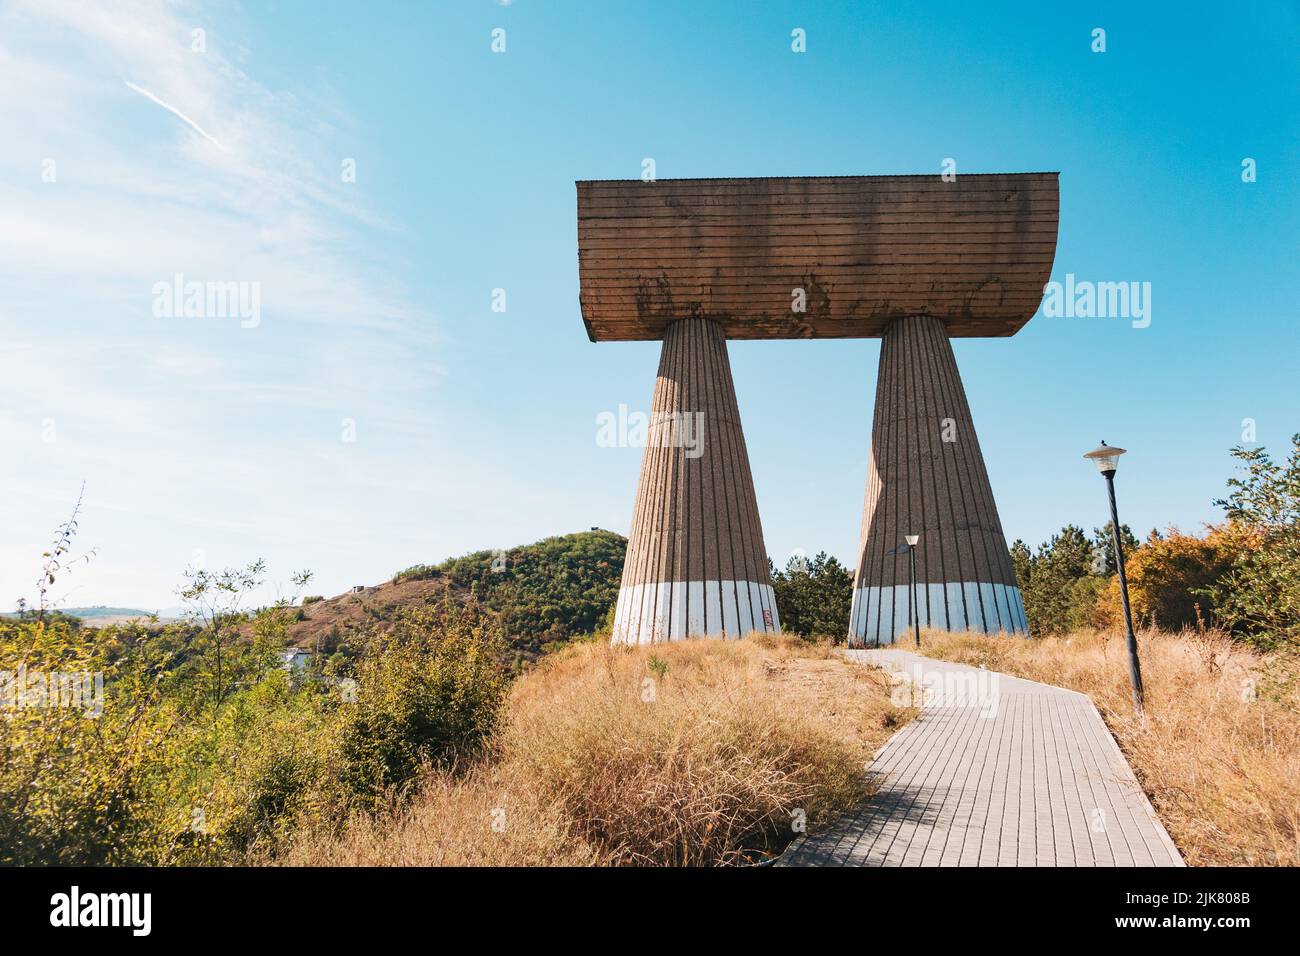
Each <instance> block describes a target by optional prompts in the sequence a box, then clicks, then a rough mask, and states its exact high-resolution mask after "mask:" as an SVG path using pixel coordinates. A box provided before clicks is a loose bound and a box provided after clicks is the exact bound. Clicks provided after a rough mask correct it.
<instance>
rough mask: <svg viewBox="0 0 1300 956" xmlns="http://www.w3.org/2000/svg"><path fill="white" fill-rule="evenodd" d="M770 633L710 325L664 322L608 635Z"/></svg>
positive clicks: (766, 593) (717, 339) (769, 599)
mask: <svg viewBox="0 0 1300 956" xmlns="http://www.w3.org/2000/svg"><path fill="white" fill-rule="evenodd" d="M755 630H757V631H778V630H780V621H779V619H778V617H777V613H776V603H775V601H774V599H773V595H772V582H771V579H770V577H769V576H768V568H767V550H766V549H765V547H764V545H763V530H762V527H761V526H760V524H759V520H758V503H757V501H756V500H755V498H754V479H753V477H752V475H751V474H750V470H749V454H748V452H747V451H746V450H745V436H744V434H743V433H742V431H741V426H740V411H739V409H738V408H737V406H736V389H735V385H734V384H733V382H732V378H731V364H730V362H729V361H728V359H727V343H726V340H725V339H724V338H723V335H722V331H721V329H719V327H718V326H717V325H716V324H715V323H713V322H711V321H709V320H707V319H682V320H680V321H678V322H675V323H673V324H672V325H670V326H669V327H668V330H667V332H666V333H665V335H664V344H663V352H662V354H661V356H660V360H659V375H658V378H657V379H656V380H655V388H654V397H653V399H652V401H651V424H650V429H649V435H648V439H647V442H646V450H645V456H644V458H643V459H642V463H641V480H640V484H639V486H638V488H637V498H636V506H635V509H634V510H633V514H632V529H631V531H630V532H629V534H628V546H627V559H626V562H625V564H624V566H623V580H622V587H621V588H620V590H619V598H618V605H617V609H616V611H615V617H614V635H613V640H614V642H615V643H622V642H627V643H650V642H653V641H662V640H679V639H682V638H686V637H699V636H718V637H741V636H743V635H745V634H747V633H749V632H751V631H755Z"/></svg>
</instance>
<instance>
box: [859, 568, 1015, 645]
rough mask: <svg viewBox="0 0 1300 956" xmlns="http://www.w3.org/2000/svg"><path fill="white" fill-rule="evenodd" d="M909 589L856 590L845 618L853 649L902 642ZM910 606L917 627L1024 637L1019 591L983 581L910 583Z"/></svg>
mask: <svg viewBox="0 0 1300 956" xmlns="http://www.w3.org/2000/svg"><path fill="white" fill-rule="evenodd" d="M911 603H912V589H911V586H910V585H907V584H899V585H895V586H893V587H869V588H856V589H855V590H854V591H853V610H852V611H851V612H850V614H849V633H850V638H851V640H852V642H853V643H854V644H859V643H865V644H868V645H875V644H892V643H894V641H895V639H896V638H898V637H899V636H900V635H902V636H904V637H906V635H907V633H908V630H909V628H910V627H911V621H912V617H911ZM916 603H917V610H918V612H919V613H918V615H917V616H918V617H919V618H920V620H921V627H922V628H935V629H937V630H940V631H978V632H980V633H983V634H997V633H999V632H1005V633H1008V634H1028V633H1029V622H1028V620H1026V618H1025V604H1024V600H1023V599H1022V598H1021V595H1020V588H1018V587H1013V586H1009V585H1006V584H990V583H988V582H985V581H961V582H957V581H949V582H947V583H945V584H928V583H927V584H922V583H921V582H919V581H918V582H917V584H916Z"/></svg>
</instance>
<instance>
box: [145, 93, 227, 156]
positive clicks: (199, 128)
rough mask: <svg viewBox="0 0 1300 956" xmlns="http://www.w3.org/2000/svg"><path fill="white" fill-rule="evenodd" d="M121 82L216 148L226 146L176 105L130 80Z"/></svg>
mask: <svg viewBox="0 0 1300 956" xmlns="http://www.w3.org/2000/svg"><path fill="white" fill-rule="evenodd" d="M122 82H123V83H125V84H126V85H127V86H128V87H130V88H131V89H133V90H135V91H136V92H137V93H139V94H140V95H141V96H144V97H147V98H149V99H151V100H153V101H154V102H155V103H157V104H158V105H159V106H161V107H162V108H163V109H165V110H166V111H167V112H169V113H171V114H173V115H174V116H177V117H179V118H180V119H181V120H182V121H184V122H185V123H186V124H187V125H188V126H189V127H190V128H191V129H192V130H194V132H196V133H198V134H199V135H200V136H202V137H203V138H204V139H206V140H207V141H208V142H209V143H211V144H212V145H213V146H215V147H217V149H225V148H226V147H224V146H222V145H221V143H220V142H219V141H218V140H217V138H216V137H215V136H213V135H212V134H210V133H209V132H208V131H207V130H205V129H204V128H203V127H202V126H200V125H199V124H198V123H196V122H194V120H192V119H190V118H189V117H188V116H186V115H185V114H184V113H182V112H181V111H180V110H178V109H177V108H176V107H174V106H172V105H171V104H170V103H167V102H164V101H163V100H160V99H158V97H156V96H154V95H153V94H152V93H150V92H149V91H148V90H146V89H145V88H144V87H143V86H136V85H135V84H134V83H132V82H131V81H130V80H123V81H122Z"/></svg>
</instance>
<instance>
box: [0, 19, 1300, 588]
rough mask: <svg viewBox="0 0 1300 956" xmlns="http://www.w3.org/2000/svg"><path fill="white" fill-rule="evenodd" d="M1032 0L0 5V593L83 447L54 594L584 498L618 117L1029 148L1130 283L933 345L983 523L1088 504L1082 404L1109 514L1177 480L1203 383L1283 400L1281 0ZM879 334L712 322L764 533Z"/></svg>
mask: <svg viewBox="0 0 1300 956" xmlns="http://www.w3.org/2000/svg"><path fill="white" fill-rule="evenodd" d="M1058 6H1060V5H1056V4H1023V5H1012V4H1005V5H1004V4H986V3H981V4H972V3H952V4H944V3H915V4H902V3H900V4H893V3H891V4H864V3H825V4H802V3H800V4H782V3H744V4H723V3H710V4H701V3H685V2H683V3H664V2H658V3H627V4H612V3H610V4H605V3H601V4H596V3H577V2H548V3H539V2H530V0H515V2H513V3H511V4H508V5H502V4H499V3H496V2H478V3H472V2H463V3H460V2H458V3H409V4H399V3H376V4H351V3H348V4H345V3H325V4H320V3H308V2H301V3H298V2H295V3H266V4H251V3H250V4H231V3H218V4H206V3H197V4H179V5H178V4H161V3H152V2H135V3H131V2H127V3H121V4H102V5H94V6H89V5H83V4H75V3H61V2H56V0H50V2H46V0H42V2H40V3H30V4H29V3H26V2H16V3H15V2H11V3H4V4H0V88H3V89H4V90H5V94H4V97H3V103H2V104H0V144H3V146H2V147H0V341H3V349H2V350H0V447H2V448H3V449H4V453H3V455H0V492H2V493H3V501H4V506H3V514H2V515H0V519H2V520H0V526H2V527H3V529H4V533H3V535H2V536H0V604H5V605H8V604H9V603H10V602H11V601H12V600H14V599H16V598H17V597H19V596H20V595H21V596H26V597H28V598H31V597H32V596H33V593H34V590H35V587H34V584H35V579H36V576H37V571H38V567H39V560H40V559H39V555H40V552H41V551H42V550H44V548H45V546H46V543H47V541H48V539H49V538H50V536H51V535H52V534H53V531H54V528H55V526H56V525H57V524H58V523H59V522H60V521H61V520H62V519H63V518H64V517H65V516H66V513H67V512H68V510H69V509H70V508H71V505H72V503H73V501H74V500H75V498H76V495H77V491H78V488H79V487H80V486H81V483H82V481H83V480H84V481H85V483H86V501H85V508H84V513H83V517H82V522H81V534H80V538H79V541H80V544H81V545H82V547H83V548H86V547H92V546H94V547H97V548H98V549H99V550H98V553H97V555H96V557H95V559H94V560H93V561H92V562H91V563H90V564H89V565H88V566H85V567H78V568H77V569H76V570H75V572H74V573H73V574H72V575H71V576H69V577H67V578H65V579H63V580H62V581H61V582H60V584H59V586H58V587H57V588H56V589H55V592H54V597H55V598H56V599H59V600H62V601H65V602H66V603H67V604H68V605H81V604H93V603H113V604H126V605H133V606H143V607H166V606H171V605H174V604H175V603H176V600H175V596H174V590H175V587H176V585H177V583H178V581H179V579H180V572H181V570H182V568H184V567H185V565H186V564H187V563H189V562H191V561H194V560H196V559H201V560H202V561H203V562H204V563H205V564H206V565H207V566H209V567H221V566H224V565H232V564H238V563H244V562H246V561H249V560H252V559H254V558H257V557H263V558H265V559H266V560H267V562H268V564H269V569H270V572H271V577H272V579H273V581H280V582H282V581H287V579H288V576H289V574H290V572H291V571H293V570H294V569H297V568H301V567H309V568H312V569H314V570H315V572H316V574H317V581H316V584H315V585H314V586H313V588H312V590H313V591H318V592H320V593H325V594H333V593H337V592H339V591H341V590H343V589H344V588H346V587H347V586H350V585H352V584H356V583H374V582H377V581H379V580H382V579H384V578H386V577H388V576H389V575H391V574H392V572H393V571H395V570H397V569H398V568H401V567H405V566H407V565H409V564H412V563H415V562H422V561H423V562H431V561H437V560H441V559H442V558H444V557H447V556H449V555H453V554H459V553H463V552H466V551H470V550H477V549H480V548H488V547H508V546H510V545H513V544H518V543H522V542H526V541H531V540H534V539H537V538H540V537H543V536H545V535H549V534H558V533H564V532H569V531H574V530H582V529H586V528H588V527H590V526H593V525H596V526H602V527H606V528H611V529H614V530H618V531H620V532H626V530H627V526H628V523H629V520H630V517H631V509H632V500H633V494H634V492H635V487H636V479H637V472H638V468H639V464H640V450H639V449H636V448H603V447H599V446H598V445H597V443H596V416H597V415H598V414H599V413H601V412H603V411H610V410H615V409H617V407H618V406H619V404H620V403H622V404H626V405H628V406H630V407H631V408H632V409H644V408H646V406H647V405H648V402H649V398H650V391H651V387H652V384H653V378H654V371H655V367H656V364H657V361H658V347H657V345H656V344H655V343H614V344H603V345H593V344H591V343H590V342H588V341H587V339H586V336H585V334H584V331H583V327H582V322H581V318H580V314H579V309H578V284H577V282H578V280H577V256H576V223H575V198H574V185H573V184H574V181H575V180H578V179H588V178H602V179H604V178H635V177H638V176H639V175H640V172H641V162H642V160H643V159H644V158H646V157H652V158H654V160H655V162H656V167H657V172H658V175H659V176H660V177H661V178H671V177H678V176H761V175H837V174H871V173H926V172H934V173H935V174H936V175H938V173H939V171H940V164H941V163H942V161H943V160H944V159H945V158H947V157H952V158H953V159H955V160H956V162H957V171H958V175H960V174H961V173H963V172H1018V171H1034V170H1059V171H1060V173H1061V178H1060V183H1061V227H1060V239H1059V245H1058V250H1057V256H1056V264H1055V267H1054V269H1053V277H1054V278H1055V279H1058V280H1062V279H1064V276H1065V275H1066V273H1074V274H1075V275H1076V276H1077V277H1079V278H1081V279H1089V280H1093V281H1126V280H1132V281H1142V282H1150V283H1151V287H1152V301H1151V311H1152V314H1151V319H1152V321H1151V324H1150V326H1149V327H1148V328H1143V329H1136V328H1133V327H1132V325H1131V323H1130V322H1129V321H1128V320H1125V319H1081V318H1069V319H1067V318H1052V317H1048V316H1044V315H1041V314H1040V315H1038V316H1036V317H1035V318H1034V319H1033V320H1032V321H1031V322H1030V323H1029V325H1028V326H1027V327H1026V328H1025V329H1024V330H1023V331H1022V332H1021V333H1020V334H1018V335H1017V336H1015V337H1014V338H1011V339H1002V340H961V341H958V342H956V344H955V350H956V353H957V360H958V363H959V365H960V367H961V370H962V374H963V377H964V380H965V383H966V388H967V393H968V396H969V399H970V403H971V407H972V411H973V414H974V418H975V423H976V426H977V428H978V430H979V434H980V439H981V443H982V446H983V451H984V455H985V459H986V461H987V463H988V466H989V472H990V476H991V479H992V483H993V488H994V492H995V495H996V496H997V499H998V504H999V508H1000V512H1001V517H1002V522H1003V525H1004V527H1005V529H1006V532H1007V535H1008V538H1009V539H1013V538H1016V537H1022V538H1025V539H1026V540H1029V541H1030V542H1033V543H1037V542H1039V541H1041V540H1042V539H1044V538H1045V537H1047V536H1048V535H1049V534H1051V533H1052V532H1053V531H1054V530H1056V529H1057V528H1059V527H1060V526H1061V525H1062V524H1064V523H1066V522H1075V523H1079V524H1083V525H1085V526H1086V527H1092V526H1093V525H1099V524H1101V523H1103V521H1104V520H1105V514H1104V510H1105V507H1106V505H1105V497H1104V493H1103V487H1102V483H1101V481H1100V480H1099V479H1098V478H1097V476H1096V474H1095V472H1093V471H1092V470H1091V468H1090V466H1089V465H1087V463H1085V462H1084V461H1083V460H1082V459H1081V458H1080V455H1081V454H1082V453H1083V452H1084V451H1086V450H1088V449H1089V448H1091V447H1093V446H1094V445H1095V444H1096V443H1097V441H1098V440H1099V439H1102V438H1104V439H1105V440H1107V441H1108V442H1110V443H1112V444H1119V445H1123V446H1125V447H1127V448H1129V449H1130V452H1131V453H1130V455H1129V456H1128V457H1127V458H1126V459H1125V460H1124V463H1123V468H1122V469H1121V472H1120V480H1119V493H1120V505H1121V511H1122V514H1123V517H1124V519H1125V520H1126V521H1127V522H1128V523H1129V524H1131V525H1132V526H1133V527H1134V528H1135V529H1137V530H1139V531H1145V530H1147V529H1149V528H1150V527H1152V526H1165V525H1167V524H1171V523H1174V524H1178V525H1181V526H1182V527H1184V528H1195V527H1197V526H1198V525H1199V524H1200V523H1201V522H1203V521H1207V520H1213V519H1214V518H1215V517H1216V516H1217V512H1216V510H1215V509H1214V508H1213V506H1212V503H1211V502H1212V500H1213V499H1214V498H1215V497H1216V496H1218V495H1219V494H1220V493H1221V492H1222V490H1223V486H1224V480H1225V479H1226V478H1227V477H1228V475H1229V474H1230V472H1231V467H1232V464H1231V460H1230V458H1229V457H1228V454H1227V451H1228V449H1229V448H1230V447H1231V446H1233V445H1234V444H1237V443H1239V442H1240V441H1241V440H1242V422H1243V419H1247V418H1250V419H1253V420H1254V421H1255V423H1256V429H1257V440H1258V441H1259V442H1262V443H1264V444H1266V445H1269V446H1272V447H1275V448H1277V447H1280V446H1281V445H1282V443H1284V442H1285V441H1286V440H1287V437H1288V436H1289V435H1290V434H1291V432H1293V431H1297V430H1300V389H1297V387H1296V377H1297V374H1296V370H1297V366H1298V364H1300V362H1298V361H1297V360H1298V359H1300V347H1298V346H1300V334H1298V333H1297V331H1296V323H1297V320H1300V316H1298V315H1297V311H1298V305H1297V296H1296V290H1297V288H1298V287H1300V282H1298V281H1297V280H1298V279H1300V274H1298V273H1300V266H1298V265H1297V255H1296V252H1297V243H1296V239H1297V235H1300V229H1298V228H1297V227H1298V226H1300V181H1298V180H1297V177H1296V176H1295V174H1294V168H1293V167H1294V164H1295V162H1296V160H1297V156H1298V155H1300V150H1298V149H1297V147H1298V146H1300V135H1298V133H1300V129H1298V122H1300V121H1298V120H1297V117H1300V109H1298V107H1300V96H1298V95H1297V94H1298V92H1300V89H1298V87H1300V81H1298V80H1297V77H1298V76H1300V71H1298V70H1297V65H1298V64H1297V50H1300V13H1297V8H1296V7H1295V5H1294V4H1291V3H1269V2H1262V3H1257V4H1251V5H1249V6H1247V7H1242V8H1240V9H1239V10H1235V11H1233V12H1232V13H1231V15H1227V14H1224V13H1223V12H1221V11H1220V12H1211V11H1209V10H1207V11H1205V12H1197V11H1195V10H1190V11H1189V10H1187V9H1183V8H1180V7H1174V8H1167V9H1159V8H1157V9H1155V10H1151V11H1145V10H1141V9H1133V8H1134V7H1137V6H1139V5H1135V4H1123V3H1115V4H1088V5H1081V6H1080V7H1079V9H1078V10H1077V11H1076V12H1069V11H1064V10H1061V9H1057V7H1058ZM498 27H500V28H503V29H504V30H505V31H506V50H505V52H504V53H499V54H494V53H493V52H492V51H491V48H490V44H491V31H492V30H493V29H494V28H498ZM796 27H798V28H803V29H804V30H805V31H806V35H807V52H806V53H803V54H796V53H793V52H792V51H791V30H793V29H794V28H796ZM1095 27H1101V28H1104V29H1105V31H1106V51H1105V52H1104V53H1094V52H1092V50H1091V45H1092V30H1093V29H1094V28H1095ZM195 29H202V30H204V31H205V34H204V37H203V39H204V41H205V43H204V45H205V49H204V50H202V51H195V50H194V49H193V47H194V45H195V37H194V34H193V32H192V31H193V30H195ZM128 84H130V85H128ZM1245 157H1250V158H1253V159H1254V160H1255V161H1256V168H1257V181H1256V182H1253V183H1244V182H1243V181H1242V177H1241V163H1242V160H1243V158H1245ZM349 159H351V160H354V161H355V168H356V181H355V182H344V181H343V176H342V175H341V169H342V166H343V163H344V162H345V160H349ZM51 160H52V161H53V166H51V165H50V164H49V161H51ZM51 170H53V173H54V176H53V181H48V180H49V178H50V177H49V172H50V171H51ZM176 273H181V274H183V275H184V276H186V277H187V278H192V279H200V280H210V281H242V282H249V283H257V284H258V288H259V290H260V296H261V300H260V319H259V321H258V322H257V324H256V326H255V327H248V328H244V327H241V322H240V320H239V319H238V318H215V319H214V318H188V319H186V318H158V317H156V316H155V315H154V314H153V313H152V308H151V307H152V304H153V298H154V296H153V293H152V290H153V287H154V285H155V283H158V282H160V281H163V282H170V281H171V280H172V277H173V276H174V275H175V274H176ZM494 288H504V289H505V290H506V293H507V310H506V312H505V313H496V312H493V311H492V310H491V308H490V305H491V295H492V290H493V289H494ZM878 355H879V343H878V342H876V341H871V340H863V341H827V342H815V343H814V342H737V343H732V345H731V359H732V364H733V370H734V373H735V379H736V387H737V393H738V397H739V401H740V407H741V411H742V415H743V418H744V424H745V430H746V437H747V440H748V444H749V452H750V456H751V463H752V466H753V472H754V475H755V481H756V489H757V494H758V500H759V505H760V509H761V513H762V520H763V527H764V532H765V537H766V541H767V546H768V550H769V552H770V553H771V554H772V555H773V557H774V558H776V559H777V561H778V563H783V562H784V560H785V558H786V557H787V556H788V555H789V554H790V553H791V552H792V551H793V550H794V549H796V548H801V549H803V550H805V551H807V552H810V553H811V552H815V551H817V550H820V549H827V550H829V551H831V552H832V553H834V554H836V555H838V556H839V557H840V558H841V559H842V560H844V561H845V562H846V563H848V564H850V565H852V563H853V561H854V557H855V556H854V553H853V552H854V546H855V543H856V535H857V530H858V525H859V520H860V517H861V515H860V509H861V506H862V491H863V483H864V481H865V476H866V463H867V455H868V435H869V429H870V423H871V413H872V407H871V406H872V398H873V395H874V389H875V373H876V362H877V359H878ZM349 422H350V423H351V425H350V426H349V425H348V423H349ZM349 428H350V430H349ZM347 434H354V435H355V439H356V440H355V441H344V440H343V439H344V437H345V435H347ZM265 596H267V597H270V596H274V586H273V585H268V589H267V593H266V595H265Z"/></svg>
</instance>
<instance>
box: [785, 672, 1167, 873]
mask: <svg viewBox="0 0 1300 956" xmlns="http://www.w3.org/2000/svg"><path fill="white" fill-rule="evenodd" d="M846 653H847V654H848V656H849V657H850V658H852V659H855V660H858V661H860V662H862V663H864V664H871V665H875V666H879V667H882V668H884V669H886V670H888V671H891V672H893V673H895V674H898V675H899V676H900V677H901V679H902V680H901V683H900V685H899V692H900V693H902V694H904V695H911V696H909V697H907V698H906V699H909V700H912V701H914V702H915V703H917V704H919V705H921V706H922V710H921V714H920V716H919V717H918V718H917V719H916V720H915V721H913V722H912V723H910V724H908V725H907V726H906V727H904V728H903V729H902V730H901V731H899V732H898V733H897V734H895V735H894V736H893V737H892V738H891V739H890V740H889V742H888V743H886V744H885V746H884V747H883V748H882V749H881V750H880V752H879V753H878V754H877V755H876V759H875V760H874V761H873V762H872V764H871V766H870V768H869V770H868V772H869V773H870V774H872V775H873V776H876V777H878V778H879V784H880V788H879V790H878V791H877V792H876V794H875V796H873V797H872V798H871V799H870V800H868V801H867V802H866V803H865V804H863V806H862V807H861V808H859V809H858V810H857V811H856V812H854V813H852V814H849V815H848V816H846V817H844V818H842V819H841V820H839V821H837V822H836V823H834V824H832V825H830V826H829V827H827V828H826V829H824V830H821V831H819V832H817V833H811V834H808V835H807V836H805V837H802V838H800V839H799V840H798V841H796V842H795V843H794V844H792V845H791V847H790V849H789V850H787V851H786V853H785V854H784V855H783V856H782V857H781V859H780V860H779V861H778V865H781V866H1183V865H1184V864H1183V858H1182V857H1181V856H1180V855H1179V853H1178V850H1177V848H1176V847H1175V846H1174V844H1173V841H1172V840H1170V839H1169V834H1168V833H1167V832H1165V828H1164V826H1163V825H1162V824H1161V823H1160V820H1159V819H1158V818H1157V817H1156V814H1155V811H1154V810H1153V809H1152V808H1151V804H1150V802H1149V801H1148V800H1147V798H1146V795H1145V794H1144V793H1143V792H1142V789H1141V787H1140V786H1139V785H1138V782H1137V779H1136V778H1135V777H1134V776H1133V771H1132V769H1131V768H1130V767H1129V765H1128V762H1127V761H1126V760H1125V759H1124V755H1123V754H1122V753H1121V751H1120V749H1119V746H1118V745H1117V744H1116V743H1115V740H1114V738H1113V737H1111V735H1110V731H1109V730H1108V729H1107V728H1106V725H1105V723H1104V722H1103V721H1102V719H1101V715H1100V714H1098V713H1097V709H1096V707H1094V706H1093V704H1092V701H1090V700H1089V699H1088V698H1087V697H1086V696H1085V695H1083V694H1080V693H1077V692H1075V691H1070V690H1065V689H1063V688H1060V687H1050V686H1048V685H1046V684H1036V683H1034V682H1032V681H1027V680H1020V679H1018V678H1015V677H1009V676H1007V675H1005V674H997V673H994V672H991V671H986V670H980V669H977V668H974V667H967V666H965V665H962V664H950V663H947V662H944V661H937V660H932V659H930V658H927V657H921V656H919V655H916V654H912V653H909V652H907V651H900V650H892V649H890V650H865V651H847V652H846Z"/></svg>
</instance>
